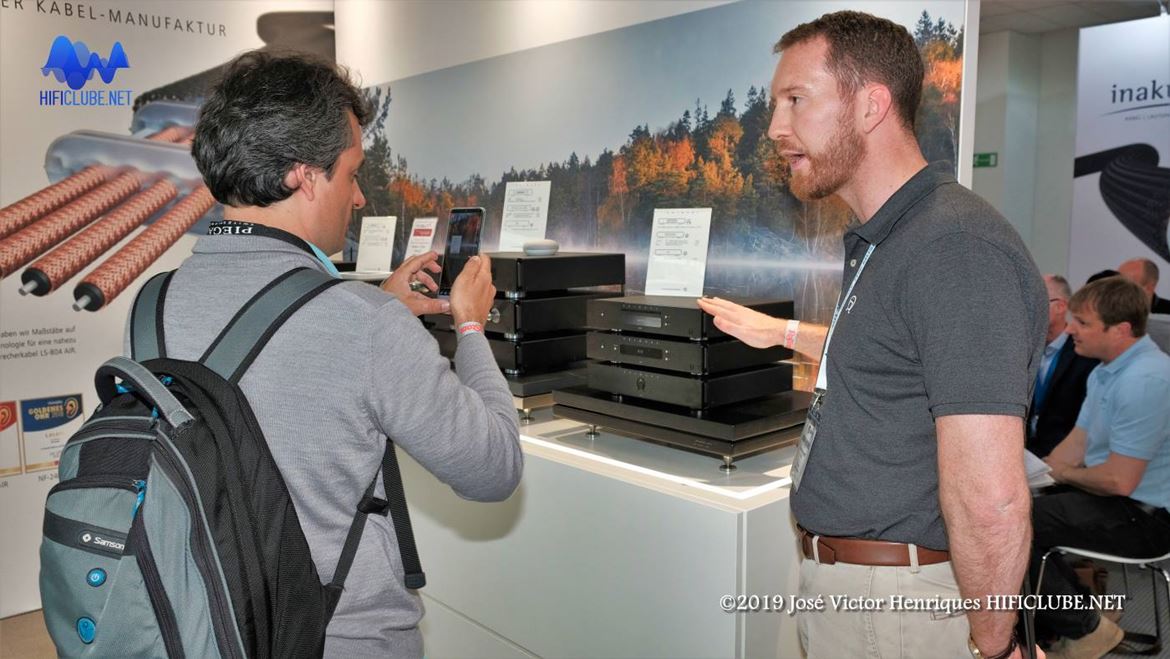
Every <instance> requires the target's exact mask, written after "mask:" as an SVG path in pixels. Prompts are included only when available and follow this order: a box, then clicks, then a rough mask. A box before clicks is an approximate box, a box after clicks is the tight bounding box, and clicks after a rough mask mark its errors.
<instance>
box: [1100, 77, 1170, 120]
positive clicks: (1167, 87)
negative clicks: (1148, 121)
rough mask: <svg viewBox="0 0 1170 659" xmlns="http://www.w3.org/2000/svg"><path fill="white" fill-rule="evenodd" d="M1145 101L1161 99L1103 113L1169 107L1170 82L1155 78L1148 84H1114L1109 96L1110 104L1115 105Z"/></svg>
mask: <svg viewBox="0 0 1170 659" xmlns="http://www.w3.org/2000/svg"><path fill="white" fill-rule="evenodd" d="M1146 101H1161V103H1147V104H1144V105H1139V106H1137V107H1132V108H1124V109H1121V110H1114V111H1113V112H1106V113H1105V114H1107V115H1109V114H1120V113H1122V112H1133V111H1134V110H1148V109H1150V108H1164V107H1170V83H1166V82H1158V80H1157V79H1156V78H1155V79H1152V80H1150V84H1148V85H1137V86H1134V87H1118V86H1117V85H1116V84H1114V85H1113V88H1112V90H1111V92H1110V98H1109V102H1110V104H1111V105H1117V104H1119V103H1145V102H1146Z"/></svg>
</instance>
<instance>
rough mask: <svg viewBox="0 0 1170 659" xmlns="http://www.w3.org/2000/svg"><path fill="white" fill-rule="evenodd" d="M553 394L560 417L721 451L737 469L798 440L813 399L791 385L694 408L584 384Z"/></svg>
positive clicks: (667, 442) (709, 452)
mask: <svg viewBox="0 0 1170 659" xmlns="http://www.w3.org/2000/svg"><path fill="white" fill-rule="evenodd" d="M552 398H553V402H554V403H555V405H554V407H553V413H554V414H555V415H556V416H558V417H561V418H565V419H570V420H573V421H577V422H580V423H587V424H589V425H590V426H593V428H594V429H596V428H609V429H612V430H614V431H616V432H618V433H620V434H622V435H624V436H628V437H633V438H635V439H643V440H648V441H651V442H654V443H657V444H665V445H668V446H673V447H676V448H681V449H686V450H688V451H693V452H695V453H702V454H705V455H712V456H715V457H719V458H722V459H723V463H724V468H726V469H732V468H733V466H732V463H733V462H734V461H735V460H738V459H741V458H746V457H749V456H752V455H755V454H757V453H762V452H764V451H768V450H772V449H775V448H779V447H781V446H787V445H789V444H792V443H795V442H796V440H797V438H798V437H799V436H800V431H801V428H802V427H803V425H804V419H805V416H806V415H807V413H808V406H809V403H810V402H811V399H812V397H811V396H810V395H809V394H808V393H805V392H803V391H786V392H784V393H781V394H776V395H773V396H765V397H763V398H758V399H756V400H752V401H747V402H744V403H738V404H735V405H727V406H724V407H717V408H712V409H710V410H691V409H687V408H685V407H679V406H676V405H668V404H666V403H657V402H654V401H646V400H635V399H625V400H623V401H622V402H618V401H616V400H614V396H613V395H612V394H610V393H608V392H604V391H597V390H595V389H590V388H589V387H581V386H577V387H569V388H562V389H557V390H556V391H554V392H553V394H552Z"/></svg>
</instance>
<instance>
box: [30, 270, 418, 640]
mask: <svg viewBox="0 0 1170 659" xmlns="http://www.w3.org/2000/svg"><path fill="white" fill-rule="evenodd" d="M172 274H173V273H164V274H162V275H159V276H156V277H154V278H153V279H151V280H150V281H148V282H147V283H146V285H145V286H143V288H142V290H141V291H140V292H139V294H138V298H137V299H136V300H135V302H134V309H133V312H132V317H131V330H130V334H131V344H132V346H133V356H134V359H133V360H130V359H126V358H124V357H116V358H114V359H111V360H109V361H108V362H106V363H105V364H104V365H102V366H101V368H99V369H98V372H97V377H96V386H97V393H98V397H99V398H100V399H101V407H100V408H99V409H98V410H97V411H96V412H95V413H94V414H93V416H92V417H90V419H89V420H88V421H86V422H85V425H83V426H82V427H81V429H80V430H78V431H77V433H76V434H75V435H73V437H71V438H70V439H69V442H68V443H67V444H66V445H65V448H64V450H63V451H62V453H61V462H60V481H59V482H58V483H57V484H56V485H55V486H54V487H53V488H52V489H51V490H50V491H49V495H48V499H47V501H46V502H45V522H44V538H43V540H42V543H41V574H40V586H41V601H42V604H43V606H44V615H45V624H46V626H47V627H48V630H49V634H50V636H52V638H53V642H54V643H55V644H56V646H57V651H58V652H59V653H60V655H61V656H66V657H77V656H90V657H171V658H172V659H174V658H175V657H200V658H202V657H225V658H244V657H248V658H254V657H315V656H321V654H322V653H323V651H324V643H325V627H326V625H327V624H328V622H329V619H330V618H331V617H332V615H333V611H334V609H335V607H336V606H337V602H338V599H339V598H340V597H341V593H342V590H343V587H344V584H345V578H346V575H347V573H348V572H349V569H350V566H351V564H352V562H353V558H354V554H355V553H356V551H357V546H358V542H359V541H360V539H361V536H362V530H363V529H364V528H365V523H366V517H367V515H370V514H378V515H386V514H387V512H390V513H391V515H392V517H393V520H394V528H395V532H396V534H397V536H398V543H399V547H400V549H401V552H402V561H403V566H404V567H405V572H406V586H407V587H408V588H421V587H422V586H423V585H424V584H425V581H426V580H425V577H424V575H423V573H422V569H421V567H420V565H419V561H418V554H417V551H416V550H415V545H414V538H413V535H412V532H411V528H410V519H409V516H408V514H407V511H406V503H405V497H404V495H403V491H402V481H401V477H400V475H399V471H398V463H397V461H396V458H395V454H394V448H393V445H392V444H391V443H390V442H389V441H387V443H386V451H385V454H384V456H383V459H382V464H381V465H371V466H370V471H371V475H372V479H371V481H370V486H369V487H368V488H367V489H366V491H365V493H364V495H362V496H361V498H360V501H359V503H358V506H357V511H356V513H355V514H354V517H353V522H352V524H351V525H350V528H349V533H348V535H347V537H346V539H345V545H344V548H343V550H342V552H341V557H340V559H339V560H338V563H337V569H336V571H335V574H334V575H333V580H332V582H330V583H329V584H326V585H323V584H322V583H321V580H320V578H319V577H318V575H317V569H316V567H315V566H314V564H313V560H312V557H311V556H310V553H309V545H308V542H307V541H306V540H305V536H304V533H303V532H302V530H301V525H300V522H299V521H298V519H297V513H296V510H295V509H294V508H293V504H292V500H291V499H290V497H289V493H288V489H287V488H286V486H285V483H284V479H283V478H282V477H281V475H280V471H279V470H278V468H277V466H276V463H275V462H274V461H273V459H272V454H271V453H270V452H269V449H268V445H267V443H266V442H265V440H264V436H263V434H262V433H261V431H260V427H259V425H258V424H257V422H256V417H255V416H254V415H253V413H252V409H251V407H250V406H249V405H248V402H247V400H246V399H245V398H244V394H243V393H242V392H241V390H240V388H239V381H240V378H241V377H242V376H243V374H244V372H245V371H246V370H247V368H248V367H249V365H251V363H252V362H253V361H254V360H255V359H256V357H257V355H258V354H259V353H260V351H261V350H262V349H263V347H264V345H265V343H266V342H267V341H268V339H269V338H271V337H272V335H273V334H275V333H276V332H277V330H278V329H279V328H280V326H281V325H282V324H283V323H284V321H285V320H287V319H288V318H289V316H291V315H292V314H293V313H295V312H296V310H297V309H299V308H300V307H301V306H302V305H304V304H305V303H306V302H308V301H309V300H311V299H312V298H313V297H314V296H316V295H317V294H319V293H321V292H322V291H324V290H325V289H327V288H329V287H330V286H332V285H334V284H337V283H340V280H337V279H333V278H331V277H329V276H327V275H325V274H324V273H321V272H319V271H317V270H313V269H311V268H299V269H296V270H292V271H290V272H288V273H285V274H284V275H282V276H280V277H278V278H277V279H276V280H274V281H273V282H272V283H270V284H269V285H268V286H266V287H265V288H264V289H263V290H261V291H260V292H259V293H257V294H256V295H255V296H254V297H253V298H252V299H251V300H250V301H249V302H248V303H247V304H246V305H245V306H244V307H243V308H242V309H241V310H240V311H239V313H237V314H236V315H235V317H234V318H232V320H231V322H230V323H228V326H227V327H226V328H224V330H223V331H222V332H221V333H220V335H219V337H218V338H216V340H215V341H214V342H213V343H212V345H211V347H209V348H208V349H207V352H206V353H204V355H203V357H202V358H200V360H199V361H198V362H190V361H180V360H176V359H169V358H167V356H166V348H165V345H166V343H165V340H164V339H165V337H164V334H163V323H162V317H163V303H164V300H165V296H166V289H167V286H168V284H169V283H170V278H171V275H172ZM118 380H120V381H121V382H120V383H118ZM379 474H381V475H382V479H383V484H384V486H385V491H386V493H387V499H389V501H385V500H382V499H379V498H376V497H375V496H374V492H375V485H376V483H377V479H378V475H379ZM353 496H354V497H355V499H356V498H357V496H358V493H356V492H355V493H354V494H353Z"/></svg>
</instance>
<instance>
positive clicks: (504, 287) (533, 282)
mask: <svg viewBox="0 0 1170 659" xmlns="http://www.w3.org/2000/svg"><path fill="white" fill-rule="evenodd" d="M488 256H490V257H491V259H492V283H493V284H494V285H495V287H496V290H498V291H500V292H502V293H504V294H505V296H506V297H524V296H525V295H527V294H528V293H534V292H539V291H559V290H564V289H566V288H586V287H591V286H620V285H624V284H625V283H626V255H625V254H601V253H596V254H595V253H589V252H563V253H559V254H554V255H552V256H529V255H527V254H525V253H524V252H494V253H489V254H488Z"/></svg>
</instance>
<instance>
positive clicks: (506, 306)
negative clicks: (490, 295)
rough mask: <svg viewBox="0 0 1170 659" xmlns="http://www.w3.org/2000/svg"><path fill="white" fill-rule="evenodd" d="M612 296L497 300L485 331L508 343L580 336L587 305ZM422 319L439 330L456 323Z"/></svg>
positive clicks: (432, 317)
mask: <svg viewBox="0 0 1170 659" xmlns="http://www.w3.org/2000/svg"><path fill="white" fill-rule="evenodd" d="M612 295H616V293H605V292H572V293H556V294H554V295H553V296H552V297H525V298H520V299H516V300H513V299H508V298H497V299H496V301H495V304H493V305H492V314H491V316H489V318H488V321H487V322H486V323H484V325H483V328H484V330H485V331H486V332H487V333H488V334H489V335H490V334H503V335H504V337H505V338H508V339H515V338H519V337H522V336H531V335H533V334H540V333H546V332H560V331H566V330H573V331H578V332H579V331H581V328H583V327H585V303H586V301H588V300H590V299H592V298H598V297H606V296H612ZM423 319H424V321H425V322H426V323H427V324H428V325H430V326H432V327H434V328H436V329H454V321H453V320H452V319H451V316H450V315H447V314H436V315H428V316H424V317H423Z"/></svg>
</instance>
